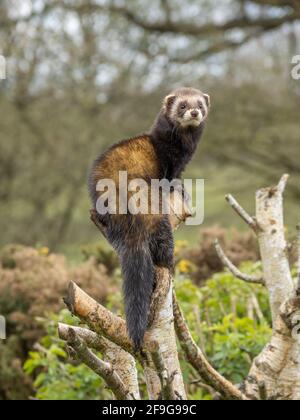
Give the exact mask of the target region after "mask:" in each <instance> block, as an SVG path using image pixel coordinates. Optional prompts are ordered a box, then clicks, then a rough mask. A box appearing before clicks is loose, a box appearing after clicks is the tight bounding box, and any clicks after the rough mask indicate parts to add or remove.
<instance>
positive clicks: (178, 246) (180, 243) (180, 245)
mask: <svg viewBox="0 0 300 420" xmlns="http://www.w3.org/2000/svg"><path fill="white" fill-rule="evenodd" d="M187 246H188V242H187V241H180V240H179V241H176V243H175V255H176V256H177V255H179V254H180V252H182V251H183V250H184V249H186V248H187Z"/></svg>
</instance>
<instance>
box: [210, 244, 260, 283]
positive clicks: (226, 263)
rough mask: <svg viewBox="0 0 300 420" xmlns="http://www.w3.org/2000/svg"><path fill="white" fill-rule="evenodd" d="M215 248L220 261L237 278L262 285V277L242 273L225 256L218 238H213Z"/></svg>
mask: <svg viewBox="0 0 300 420" xmlns="http://www.w3.org/2000/svg"><path fill="white" fill-rule="evenodd" d="M215 248H216V251H217V254H218V257H219V258H220V260H221V261H222V263H223V264H224V266H225V267H227V268H228V270H229V271H230V272H231V273H232V274H233V275H234V276H235V277H237V278H238V279H240V280H243V281H245V282H247V283H256V284H262V285H264V284H265V282H264V279H263V278H262V277H255V276H251V275H250V274H246V273H242V272H241V271H240V270H239V269H238V268H237V267H236V266H235V265H234V264H233V263H232V262H231V261H230V259H229V258H228V257H227V256H226V254H225V252H224V251H223V249H222V247H221V245H220V242H219V241H218V239H216V240H215Z"/></svg>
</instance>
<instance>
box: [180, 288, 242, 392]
mask: <svg viewBox="0 0 300 420" xmlns="http://www.w3.org/2000/svg"><path fill="white" fill-rule="evenodd" d="M173 309H174V318H175V328H176V333H177V336H178V339H179V341H180V344H181V347H182V349H183V351H184V352H185V355H186V357H187V360H188V361H189V362H190V363H191V365H192V366H193V368H194V369H196V371H197V372H198V373H199V375H200V376H201V378H202V379H203V381H205V382H206V383H207V384H208V385H210V386H212V387H213V388H214V389H215V390H216V391H217V392H219V393H220V394H221V395H222V396H223V397H224V398H228V399H233V400H246V399H247V398H246V396H245V395H244V394H243V393H242V392H241V391H240V390H239V389H238V388H236V387H235V386H234V385H233V384H232V383H231V382H229V381H228V380H227V379H225V378H224V377H223V376H222V375H220V374H219V373H218V372H217V371H216V370H215V369H214V368H213V367H212V366H211V365H210V363H209V362H208V361H207V359H206V358H205V356H204V354H203V352H202V351H201V349H200V348H199V347H198V346H197V344H196V343H195V341H194V340H193V337H192V335H191V333H190V331H189V328H188V326H187V324H186V321H185V319H184V317H183V314H182V312H181V309H180V307H179V304H178V302H177V299H176V296H175V293H174V294H173Z"/></svg>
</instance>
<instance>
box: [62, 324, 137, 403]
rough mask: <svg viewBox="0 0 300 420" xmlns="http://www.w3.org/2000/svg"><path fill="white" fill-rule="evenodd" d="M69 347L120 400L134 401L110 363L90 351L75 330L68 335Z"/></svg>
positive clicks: (71, 330)
mask: <svg viewBox="0 0 300 420" xmlns="http://www.w3.org/2000/svg"><path fill="white" fill-rule="evenodd" d="M67 343H68V345H69V346H70V347H71V348H72V349H73V350H74V351H75V353H76V355H77V356H78V358H79V359H80V361H81V362H83V363H84V364H86V365H87V366H88V367H89V368H90V369H92V370H93V371H94V372H95V373H96V374H97V375H99V376H101V377H102V378H103V379H104V380H105V382H106V383H107V385H108V387H109V388H110V389H111V390H112V392H113V393H114V394H115V396H116V398H117V399H118V400H132V399H133V397H132V395H130V393H129V391H128V390H127V389H126V388H125V385H124V383H123V382H122V380H121V378H120V377H119V375H118V374H117V373H116V372H115V371H114V369H113V368H112V366H111V365H110V364H109V363H106V362H104V361H103V360H101V359H99V358H98V357H97V356H96V355H95V354H94V353H93V352H92V351H91V350H89V349H88V347H87V345H86V343H85V341H84V340H83V339H82V338H80V337H79V336H78V335H77V334H76V332H75V330H74V329H72V328H70V329H69V333H68V340H67Z"/></svg>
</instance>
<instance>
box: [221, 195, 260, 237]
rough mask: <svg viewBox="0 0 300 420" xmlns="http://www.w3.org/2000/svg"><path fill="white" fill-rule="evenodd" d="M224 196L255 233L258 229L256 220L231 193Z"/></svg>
mask: <svg viewBox="0 0 300 420" xmlns="http://www.w3.org/2000/svg"><path fill="white" fill-rule="evenodd" d="M225 198H226V200H227V201H228V203H229V204H230V205H231V207H232V208H233V209H234V210H235V211H236V213H237V214H238V215H239V216H240V217H241V218H242V219H243V220H244V221H245V222H246V223H247V224H248V225H249V226H250V227H251V228H252V229H253V230H254V232H255V233H257V232H258V230H259V226H258V223H257V221H256V220H255V219H254V218H253V217H251V216H250V215H249V214H248V213H247V212H246V210H245V209H244V208H243V207H242V206H241V205H240V204H239V203H238V202H237V201H236V199H235V198H234V197H233V196H232V195H231V194H229V195H226V197H225Z"/></svg>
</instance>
